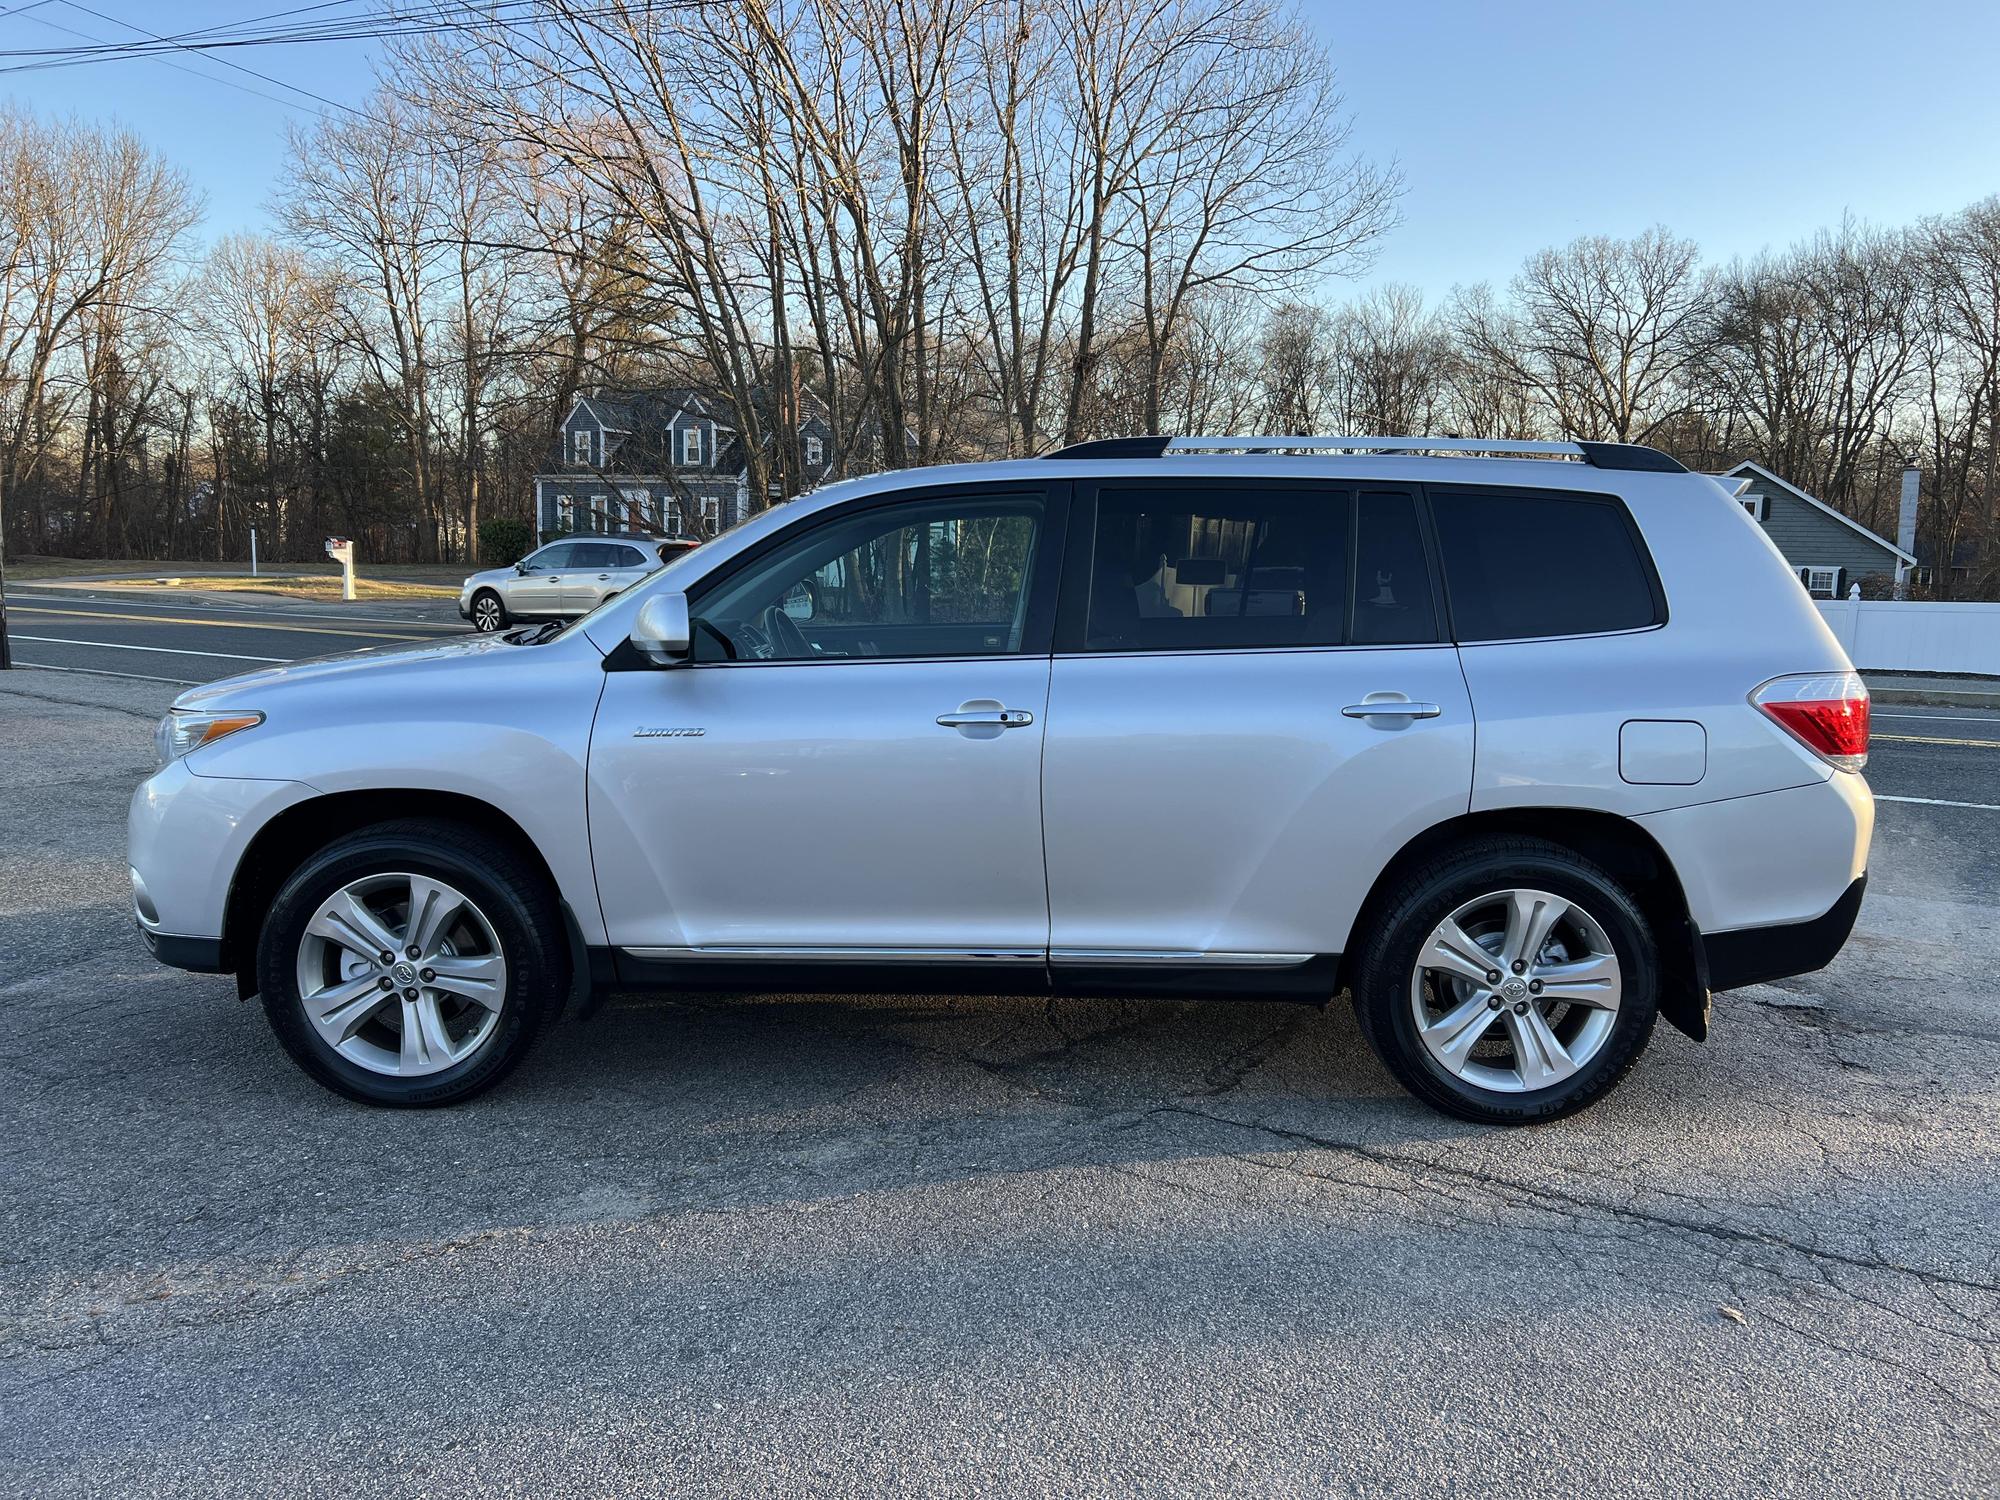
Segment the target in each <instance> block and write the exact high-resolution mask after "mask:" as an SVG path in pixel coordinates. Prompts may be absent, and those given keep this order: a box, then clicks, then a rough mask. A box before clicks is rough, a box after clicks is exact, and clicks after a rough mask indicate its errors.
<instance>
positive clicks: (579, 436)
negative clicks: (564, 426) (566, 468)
mask: <svg viewBox="0 0 2000 1500" xmlns="http://www.w3.org/2000/svg"><path fill="white" fill-rule="evenodd" d="M569 453H570V462H571V463H577V464H587V463H589V462H590V434H589V433H588V432H579V433H576V434H574V435H573V436H572V437H571V438H570V444H569Z"/></svg>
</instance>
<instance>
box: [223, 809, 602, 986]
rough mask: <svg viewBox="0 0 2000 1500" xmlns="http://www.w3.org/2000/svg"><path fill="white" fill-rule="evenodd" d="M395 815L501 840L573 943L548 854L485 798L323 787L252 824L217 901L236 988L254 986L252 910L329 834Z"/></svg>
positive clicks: (575, 937) (570, 917)
mask: <svg viewBox="0 0 2000 1500" xmlns="http://www.w3.org/2000/svg"><path fill="white" fill-rule="evenodd" d="M403 818H424V819H429V820H432V821H436V820H439V819H443V820H446V821H449V822H453V823H461V824H465V825H467V826H469V827H473V828H477V829H478V830H479V831H480V832H482V833H484V834H486V835H487V836H488V837H491V838H495V839H498V840H500V841H501V842H503V843H505V844H507V845H508V846H509V847H511V848H512V849H513V850H514V851H515V852H516V853H518V854H519V855H520V856H521V857H522V858H523V859H525V860H526V861H527V862H528V864H529V865H530V866H531V867H532V868H533V869H534V870H535V871H537V872H538V873H539V874H540V875H541V877H542V878H543V879H544V880H546V881H547V882H548V888H549V891H550V892H551V893H552V894H553V895H554V896H555V898H556V900H557V901H558V903H560V905H561V907H562V913H563V920H564V923H565V925H566V926H567V927H568V929H569V937H570V942H571V947H572V949H573V950H577V951H580V950H581V947H582V942H583V939H582V936H581V934H580V933H579V932H578V931H577V927H576V918H575V916H574V914H573V913H572V912H571V911H570V908H569V904H568V902H567V901H566V900H565V899H564V897H563V891H562V885H561V883H560V882H559V881H557V879H556V877H555V872H554V871H553V870H552V869H550V868H549V862H548V860H547V859H545V858H543V856H542V851H541V850H540V849H539V848H537V847H536V845H535V841H534V840H533V839H531V838H530V837H528V834H527V832H526V830H524V829H523V828H522V827H521V825H520V824H519V823H517V822H515V821H514V819H513V818H511V817H509V816H508V815H507V814H506V813H505V812H503V811H501V809H499V808H497V807H495V806H494V805H493V804H492V803H490V802H483V801H481V800H480V799H479V798H477V797H470V796H467V795H465V794H464V793H462V792H444V791H435V790H431V789H429V788H415V787H399V788H382V789H370V790H367V791H354V792H329V793H326V794H324V795H322V796H318V797H311V798H308V799H307V800H305V801H303V802H295V803H293V804H292V805H291V806H290V807H287V808H285V809H284V810H283V811H281V812H279V813H278V814H277V816H275V817H273V818H272V819H271V820H270V821H269V822H268V823H266V824H265V825H264V826H263V827H262V828H260V829H258V830H257V832H256V834H255V836H254V837H252V839H251V840H250V843H249V845H248V846H247V847H246V848H245V849H244V851H243V857H242V859H240V860H238V861H237V864H236V872H235V874H234V875H233V876H232V877H231V879H230V882H229V899H228V903H227V904H226V906H225V907H224V908H223V919H222V952H223V961H224V963H225V964H226V965H227V967H228V968H229V969H230V970H231V971H233V972H234V973H235V975H236V988H237V993H238V994H239V995H242V996H245V997H248V996H250V995H252V994H255V993H256V990H257V979H256V974H257V938H256V935H257V931H258V926H257V915H258V913H260V912H262V911H264V910H266V909H267V908H268V907H269V906H270V904H271V901H272V900H273V899H274V898H275V897H276V896H277V894H278V890H279V888H280V887H281V886H283V885H284V883H285V881H286V880H287V879H288V878H290V876H291V874H292V872H293V871H294V870H296V869H298V867H299V866H300V865H302V864H304V863H305V861H306V860H307V859H309V858H310V857H311V856H312V855H313V854H314V853H315V852H316V851H318V850H320V849H323V848H325V847H326V846H327V845H328V844H329V843H331V842H332V841H333V840H334V839H336V838H340V837H342V836H344V835H346V834H350V833H354V832H356V831H358V830H360V829H363V828H367V827H369V826H370V825H372V824H376V823H387V822H390V821H393V820H396V819H403Z"/></svg>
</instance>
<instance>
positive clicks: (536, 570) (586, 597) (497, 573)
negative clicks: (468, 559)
mask: <svg viewBox="0 0 2000 1500" xmlns="http://www.w3.org/2000/svg"><path fill="white" fill-rule="evenodd" d="M659 566H660V554H659V551H658V544H657V543H654V542H648V541H644V540H640V539H637V538H624V537H619V538H608V537H565V538H563V539H562V540H561V541H558V542H550V543H549V544H548V545H547V546H546V547H542V548H539V549H537V550H536V551H534V552H530V553H529V554H528V555H527V556H526V557H524V558H522V559H521V560H520V561H519V562H517V563H515V564H514V565H513V566H512V567H507V568H488V569H487V570H486V571H485V572H483V573H474V574H473V575H472V576H471V577H470V578H468V579H466V580H465V586H464V587H463V588H461V589H460V590H459V591H458V612H459V613H460V614H461V615H463V616H464V617H465V618H466V619H468V620H470V621H471V622H472V628H473V629H474V630H481V631H487V632H492V631H497V630H505V629H506V628H507V627H508V626H509V625H511V624H513V623H514V622H515V621H516V620H560V619H565V618H568V617H571V616H574V615H581V614H587V613H588V612H589V611H591V610H593V609H595V608H597V606H598V605H600V604H602V603H603V602H604V601H605V600H606V599H609V598H610V597H611V596H612V595H613V594H619V593H623V592H624V591H625V590H626V589H629V588H630V587H632V585H633V584H635V583H637V582H638V581H639V580H640V579H642V578H644V577H645V576H646V575H647V574H648V573H650V572H652V571H654V570H655V569H656V568H658V567H659Z"/></svg>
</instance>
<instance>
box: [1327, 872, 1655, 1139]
mask: <svg viewBox="0 0 2000 1500" xmlns="http://www.w3.org/2000/svg"><path fill="white" fill-rule="evenodd" d="M1548 897H1553V898H1555V899H1554V900H1552V901H1551V900H1547V899H1545V898H1548ZM1558 908H1561V909H1560V911H1558ZM1375 909H1376V910H1377V911H1379V912H1380V913H1381V916H1380V920H1379V921H1377V922H1376V923H1375V924H1374V925H1373V930H1372V931H1371V932H1369V933H1368V934H1367V935H1366V936H1365V938H1364V939H1363V943H1362V948H1361V953H1360V958H1359V961H1358V963H1357V965H1356V967H1355V970H1354V979H1353V991H1354V1009H1355V1015H1356V1017H1357V1019H1358V1020H1359V1021H1360V1024H1361V1033H1362V1035H1363V1036H1364V1037H1366V1038H1367V1040H1368V1044H1369V1046H1370V1047H1372V1048H1373V1049H1374V1050H1375V1055H1376V1056H1377V1057H1379V1058H1381V1059H1382V1062H1383V1065H1384V1066H1386V1067H1387V1068H1388V1069H1389V1071H1390V1072H1391V1073H1393V1074H1395V1075H1396V1078H1397V1080H1398V1081H1399V1082H1400V1083H1401V1084H1402V1085H1403V1086H1404V1087H1405V1088H1406V1089H1408V1090H1409V1091H1410V1092H1411V1093H1412V1094H1414V1095H1415V1096H1416V1097H1417V1098H1419V1099H1421V1100H1422V1101H1423V1102H1424V1103H1426V1104H1428V1105H1430V1106H1431V1107H1432V1108H1434V1109H1438V1110H1442V1111H1443V1112H1444V1113H1446V1114H1449V1115H1455V1116H1457V1117H1458V1118H1459V1119H1462V1120H1471V1121H1475V1122H1477V1123H1479V1124H1485V1125H1529V1124H1535V1123H1537V1122H1540V1121H1544V1120H1555V1119H1560V1118H1561V1117H1563V1116H1564V1115H1569V1114H1574V1113H1575V1112H1576V1111H1578V1110H1580V1109H1583V1108H1585V1107H1586V1106H1588V1105H1590V1104H1592V1103H1594V1102H1595V1101H1596V1100H1598V1099H1600V1098H1602V1097H1603V1096H1604V1095H1605V1094H1606V1093H1608V1092H1610V1090H1611V1089H1612V1088H1613V1087H1614V1086H1615V1085H1616V1084H1617V1083H1618V1081H1619V1080H1620V1079H1621V1078H1623V1077H1624V1076H1625V1074H1626V1073H1627V1072H1629V1071H1630V1070H1631V1068H1632V1065H1633V1064H1634V1063H1636V1062H1637V1061H1638V1060H1639V1054H1640V1053H1641V1052H1643V1051H1644V1050H1645V1047H1646V1042H1647V1039H1648V1038H1649V1037H1650V1036H1651V1035H1652V1031H1653V1022H1654V1020H1655V1018H1656V1017H1657V1016H1658V1013H1659V1000H1660V961H1659V945H1658V942H1657V940H1656V939H1655V937H1654V935H1653V931H1652V927H1651V924H1650V923H1649V922H1648V921H1647V918H1646V916H1645V913H1644V912H1643V910H1642V909H1641V907H1640V905H1639V903H1638V902H1637V901H1635V900H1634V899H1633V897H1632V895H1631V893H1630V892H1629V891H1628V890H1626V889H1625V887H1624V886H1622V885H1621V884H1619V882H1618V881H1617V880H1615V879H1614V878H1613V877H1612V876H1610V875H1608V874H1607V873H1605V871H1603V870H1602V869H1600V868H1599V867H1598V866H1597V865H1595V864H1593V863H1592V862H1591V861H1589V860H1587V859H1585V858H1584V857H1583V856H1581V855H1579V854H1577V853H1576V852H1575V851H1574V850H1572V849H1568V848H1565V847H1564V846H1562V845H1560V844H1555V843H1551V842H1549V841H1547V840H1544V839H1535V838H1496V839H1482V840H1479V841H1477V842H1475V843H1469V844H1466V845H1463V846H1461V847H1460V848H1458V849H1455V850H1452V851H1450V852H1448V853H1446V854H1444V855H1442V856H1440V857H1438V858H1435V859H1433V860H1430V861H1429V862H1427V863H1426V864H1424V865H1423V866H1421V867H1420V868H1417V869H1414V870H1411V871H1409V872H1407V873H1406V874H1404V875H1403V876H1401V877H1400V878H1399V879H1398V880H1397V881H1396V883H1395V885H1394V887H1393V888H1391V889H1390V890H1388V891H1387V892H1385V893H1384V895H1383V897H1382V899H1381V901H1380V903H1379V904H1378V905H1377V906H1376V908H1375ZM1552 912H1554V913H1557V914H1556V915H1555V916H1554V917H1553V918H1552V919H1551V918H1550V916H1549V914H1550V913H1552ZM1447 919H1451V921H1452V923H1453V926H1452V928H1451V929H1449V930H1448V929H1447V928H1446V927H1445V926H1444V924H1445V923H1446V921H1447ZM1545 921H1552V925H1551V926H1549V927H1547V928H1546V929H1543V928H1541V926H1540V924H1541V923H1543V922H1545ZM1496 924H1504V925H1496ZM1538 931H1543V932H1544V936H1543V937H1542V938H1541V939H1540V941H1539V943H1538V941H1537V938H1536V933H1537V932H1538ZM1517 934H1518V936H1517ZM1468 939H1470V940H1471V941H1470V947H1471V950H1472V951H1471V952H1470V954H1469V956H1466V957H1461V956H1460V955H1465V954H1467V949H1468V942H1467V940H1468ZM1531 946H1532V947H1533V954H1532V957H1529V958H1525V959H1522V960H1520V962H1521V963H1522V964H1523V967H1522V968H1521V969H1519V970H1516V969H1515V961H1514V959H1513V958H1512V957H1511V955H1512V954H1513V953H1516V952H1523V951H1526V950H1527V949H1528V948H1529V947H1531ZM1420 960H1421V962H1420ZM1607 960H1608V962H1607ZM1482 963H1487V964H1491V965H1493V966H1494V967H1489V968H1488V969H1486V971H1485V972H1484V973H1483V974H1482V973H1480V972H1479V965H1480V964H1482ZM1496 976H1497V977H1496ZM1607 1006H1609V1007H1610V1008H1609V1009H1607V1008H1606V1007H1607ZM1420 1012H1421V1014H1422V1015H1423V1016H1424V1017H1425V1021H1424V1022H1423V1023H1422V1024H1420V1022H1419V1019H1418V1017H1419V1013H1420ZM1447 1023H1449V1024H1447ZM1551 1039H1552V1040H1554V1042H1555V1043H1556V1044H1557V1045H1556V1048H1555V1049H1554V1050H1551V1049H1550V1048H1549V1047H1548V1045H1547V1044H1548V1042H1549V1041H1550V1040H1551Z"/></svg>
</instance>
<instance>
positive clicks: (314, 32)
mask: <svg viewBox="0 0 2000 1500" xmlns="http://www.w3.org/2000/svg"><path fill="white" fill-rule="evenodd" d="M713 3H721V0H665V3H660V4H658V7H657V8H659V9H663V10H692V9H701V8H705V7H706V6H707V5H709V4H713ZM539 5H540V0H485V3H483V4H482V3H479V0H459V3H455V4H450V5H449V6H448V7H447V5H446V4H438V5H434V6H432V7H430V8H428V9H427V10H425V11H419V12H408V13H404V14H402V15H396V14H391V15H387V16H383V15H376V16H374V17H372V18H370V19H367V20H361V19H359V18H352V17H334V18H332V19H330V20H325V21H319V22H301V23H297V24H295V25H292V26H276V27H269V28H267V29H266V30H264V31H262V32H258V31H254V30H244V31H239V32H236V33H234V34H228V33H226V32H225V31H224V28H222V27H220V26H215V27H208V28H205V29H203V30H197V31H188V32H181V33H177V34H171V35H167V36H163V37H155V38H153V39H152V40H151V41H135V42H105V41H103V40H102V39H101V38H97V37H86V38H85V40H87V41H91V42H93V43H95V44H96V45H94V46H90V47H12V48H0V57H12V58H21V59H32V61H22V62H18V63H16V64H14V65H13V66H12V67H8V68H0V72H24V71H28V70H31V69H38V68H50V67H73V66H77V65H80V64H83V63H89V62H101V61H106V60H110V59H113V58H120V57H150V56H154V55H156V54H158V53H161V52H169V51H176V50H178V51H184V52H219V51H222V50H224V49H228V48H237V47H280V46H299V45H305V44H310V43H316V42H342V41H382V40H388V39H393V38H397V37H410V36H430V35H436V34H438V33H442V32H453V31H469V30H475V29H477V28H479V27H482V26H494V25H497V26H504V27H513V26H518V25H520V24H521V23H522V22H524V21H527V20H530V19H532V18H533V15H534V13H535V11H536V10H537V9H538V8H539ZM323 8H325V7H324V6H308V7H302V8H301V9H303V10H317V9H323ZM639 8H640V9H641V10H643V11H644V12H645V13H648V14H650V13H651V12H652V11H653V10H654V9H655V8H656V0H639ZM632 9H633V7H632V6H630V5H620V4H601V5H594V6H588V7H581V8H578V9H574V10H571V11H569V12H568V13H567V15H566V16H565V19H568V20H595V19H600V18H603V17H607V16H621V15H629V14H630V13H631V11H632ZM295 13H296V12H285V11H280V12H275V13H274V15H276V16H283V15H287V14H295ZM454 17H456V18H454ZM45 24H53V23H45ZM121 24H123V23H121ZM244 24H246V25H251V24H254V23H244ZM57 29H58V30H69V29H70V28H67V27H58V28H57ZM132 29H134V30H137V29H138V28H136V27H134V28H132ZM71 34H72V35H75V36H83V35H84V34H83V33H81V32H76V31H71ZM141 34H142V35H145V33H143V32H142V33H141ZM287 86H288V87H289V85H287Z"/></svg>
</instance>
